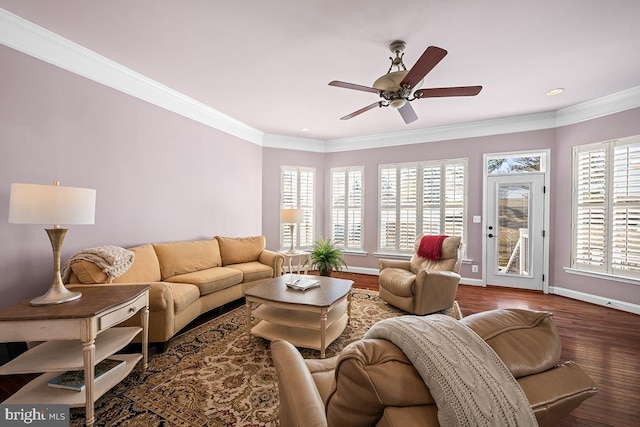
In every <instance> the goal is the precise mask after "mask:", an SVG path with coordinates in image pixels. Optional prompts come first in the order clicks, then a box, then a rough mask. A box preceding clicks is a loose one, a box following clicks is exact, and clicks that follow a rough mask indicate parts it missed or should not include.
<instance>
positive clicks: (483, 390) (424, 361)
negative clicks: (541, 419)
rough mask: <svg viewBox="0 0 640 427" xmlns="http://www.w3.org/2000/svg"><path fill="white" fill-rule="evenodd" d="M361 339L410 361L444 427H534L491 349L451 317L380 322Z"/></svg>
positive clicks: (519, 391)
mask: <svg viewBox="0 0 640 427" xmlns="http://www.w3.org/2000/svg"><path fill="white" fill-rule="evenodd" d="M365 338H382V339H385V340H387V341H391V342H392V343H394V344H395V345H396V346H398V347H399V348H400V349H401V350H402V351H403V352H404V353H405V354H406V356H407V358H408V359H409V360H410V361H411V362H412V363H413V365H414V366H415V368H416V370H417V371H418V373H419V374H420V376H421V377H422V379H423V380H424V382H425V384H426V385H427V387H429V391H430V392H431V395H432V396H433V399H434V401H435V402H436V405H437V406H438V421H439V422H440V425H441V426H442V427H453V426H474V427H475V426H495V427H511V426H513V427H515V426H518V427H529V426H537V425H538V423H537V421H536V418H535V415H534V414H533V411H532V410H531V406H530V404H529V401H528V400H527V397H526V396H525V394H524V392H523V391H522V389H521V388H520V385H519V384H518V383H517V381H516V380H515V378H514V377H513V375H511V373H510V372H509V370H508V369H507V367H506V366H505V365H504V363H503V362H502V360H500V358H499V357H498V355H497V354H496V353H495V352H494V351H493V349H492V348H491V347H490V346H489V345H488V344H487V343H486V342H485V341H484V340H483V339H482V338H480V337H479V336H478V335H477V334H476V333H475V332H473V330H471V328H469V327H467V326H466V325H464V324H462V323H460V322H459V321H457V320H455V319H454V318H452V317H450V316H446V315H443V314H433V315H430V316H402V317H397V318H391V319H386V320H382V321H380V322H378V323H376V324H375V325H373V327H372V328H371V329H370V330H369V331H368V332H367V333H366V335H365Z"/></svg>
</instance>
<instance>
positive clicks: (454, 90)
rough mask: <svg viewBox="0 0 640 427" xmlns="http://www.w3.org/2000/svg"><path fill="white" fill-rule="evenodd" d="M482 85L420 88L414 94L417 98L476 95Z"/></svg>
mask: <svg viewBox="0 0 640 427" xmlns="http://www.w3.org/2000/svg"><path fill="white" fill-rule="evenodd" d="M481 90H482V86H461V87H438V88H435V87H434V88H427V89H418V90H417V91H415V93H414V94H413V95H414V96H415V97H416V98H442V97H445V96H476V95H477V94H479V93H480V91H481Z"/></svg>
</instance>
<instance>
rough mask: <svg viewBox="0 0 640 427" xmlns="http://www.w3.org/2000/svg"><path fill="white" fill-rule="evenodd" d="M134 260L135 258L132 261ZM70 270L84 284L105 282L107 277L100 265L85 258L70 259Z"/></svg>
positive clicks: (107, 279)
mask: <svg viewBox="0 0 640 427" xmlns="http://www.w3.org/2000/svg"><path fill="white" fill-rule="evenodd" d="M133 262H135V260H134V261H133ZM70 266H71V271H73V272H74V273H75V275H76V277H77V278H78V280H79V281H80V283H83V284H85V285H88V284H95V283H107V282H108V281H109V277H108V276H107V274H106V273H105V272H104V271H102V269H101V268H100V267H98V266H97V265H95V264H94V263H92V262H91V261H86V260H76V261H71V264H70Z"/></svg>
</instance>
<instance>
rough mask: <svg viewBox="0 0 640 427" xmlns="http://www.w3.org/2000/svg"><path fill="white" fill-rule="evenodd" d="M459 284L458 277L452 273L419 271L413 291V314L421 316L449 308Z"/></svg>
mask: <svg viewBox="0 0 640 427" xmlns="http://www.w3.org/2000/svg"><path fill="white" fill-rule="evenodd" d="M459 282H460V275H459V274H458V273H454V272H453V271H435V270H421V271H419V272H418V274H416V281H415V283H414V289H413V294H414V298H413V307H414V313H415V314H417V315H418V316H422V315H425V314H431V313H435V312H437V311H441V310H445V309H447V308H449V307H451V306H452V305H453V302H454V301H455V299H456V292H458V283H459Z"/></svg>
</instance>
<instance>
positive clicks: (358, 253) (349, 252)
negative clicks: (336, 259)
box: [342, 249, 369, 256]
mask: <svg viewBox="0 0 640 427" xmlns="http://www.w3.org/2000/svg"><path fill="white" fill-rule="evenodd" d="M342 253H343V254H344V255H354V256H368V255H369V252H364V251H358V250H354V249H351V250H349V249H345V250H343V251H342Z"/></svg>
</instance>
